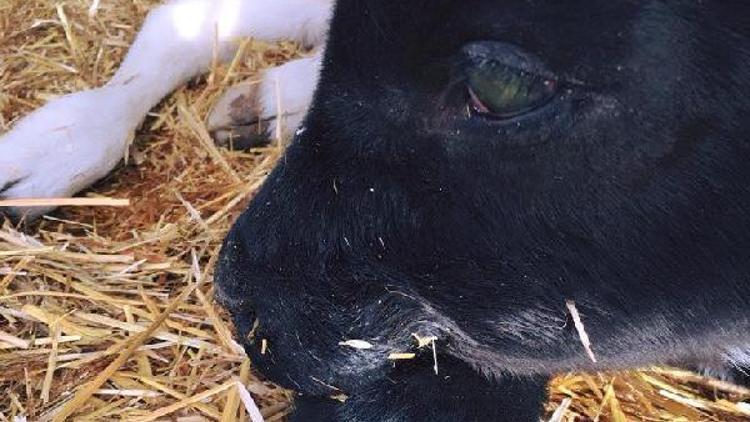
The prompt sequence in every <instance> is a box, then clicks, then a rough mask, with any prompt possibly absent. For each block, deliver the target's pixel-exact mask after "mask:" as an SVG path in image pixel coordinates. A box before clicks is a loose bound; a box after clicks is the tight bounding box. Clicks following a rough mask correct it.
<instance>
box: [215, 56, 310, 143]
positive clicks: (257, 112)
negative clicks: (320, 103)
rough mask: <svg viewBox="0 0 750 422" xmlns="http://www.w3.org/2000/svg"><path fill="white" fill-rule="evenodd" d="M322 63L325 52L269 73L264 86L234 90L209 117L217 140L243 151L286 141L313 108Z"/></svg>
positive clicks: (240, 86)
mask: <svg viewBox="0 0 750 422" xmlns="http://www.w3.org/2000/svg"><path fill="white" fill-rule="evenodd" d="M321 60H322V50H318V51H317V52H316V54H315V55H313V56H311V57H305V58H302V59H297V60H292V61H290V62H288V63H285V64H283V65H281V66H277V67H274V68H271V69H267V70H266V71H265V72H264V73H263V78H262V79H261V81H260V82H256V83H240V84H238V85H235V86H233V87H231V88H230V89H229V90H227V92H226V93H225V94H224V95H223V96H222V97H221V98H220V99H219V101H218V102H217V103H216V105H215V106H214V109H213V111H212V112H211V116H209V119H208V129H209V130H210V131H211V132H212V133H213V134H214V138H215V139H216V140H217V141H218V142H220V143H225V144H229V143H234V145H235V146H237V145H239V146H241V147H247V146H252V145H253V144H255V143H256V142H257V141H258V140H268V139H273V138H280V139H285V138H286V137H287V136H288V135H289V134H291V133H293V132H294V130H296V129H297V127H298V126H299V125H300V123H302V119H303V118H304V117H305V114H306V113H307V109H308V108H309V107H310V103H311V102H312V97H313V93H314V92H315V87H316V86H317V83H318V76H319V73H320V64H321ZM278 116H281V118H280V119H279V118H278ZM277 132H278V133H277Z"/></svg>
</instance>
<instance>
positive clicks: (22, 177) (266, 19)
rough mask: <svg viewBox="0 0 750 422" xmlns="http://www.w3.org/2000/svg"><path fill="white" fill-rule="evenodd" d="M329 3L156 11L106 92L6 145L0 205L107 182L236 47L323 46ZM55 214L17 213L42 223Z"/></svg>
mask: <svg viewBox="0 0 750 422" xmlns="http://www.w3.org/2000/svg"><path fill="white" fill-rule="evenodd" d="M331 6H332V4H331V1H330V0H220V1H213V0H180V1H173V2H169V3H167V4H165V5H163V6H160V7H157V8H155V9H154V10H152V11H151V12H150V13H149V15H148V17H147V18H146V20H145V22H144V24H143V27H142V29H141V31H140V32H139V34H138V36H137V37H136V40H135V42H134V43H133V45H132V47H131V49H130V51H129V52H128V54H127V56H126V57H125V60H124V62H123V63H122V65H121V67H120V69H119V70H118V71H117V72H116V74H115V75H114V77H113V78H112V80H111V81H110V82H109V83H107V84H106V85H105V86H103V87H101V88H98V89H94V90H90V91H84V92H79V93H75V94H71V95H67V96H64V97H61V98H58V99H56V100H53V101H51V102H49V103H48V104H46V105H45V106H44V107H42V108H40V109H39V110H37V111H35V112H33V113H31V114H30V115H29V116H27V117H26V118H24V119H22V120H21V121H19V122H18V123H17V124H16V125H15V127H14V128H13V129H12V130H11V131H10V132H9V133H7V134H5V135H3V136H2V137H0V198H29V197H65V196H70V195H72V194H74V193H76V192H78V191H80V190H82V189H84V188H86V187H88V186H90V185H91V184H93V183H94V182H95V181H96V180H98V179H100V178H102V177H103V176H105V175H106V174H107V173H108V172H109V171H110V170H112V168H114V166H115V165H116V164H117V163H118V162H119V161H120V160H121V159H122V157H123V156H124V155H125V152H126V150H127V147H128V144H129V141H130V140H131V139H132V136H133V133H134V131H135V129H136V128H137V127H138V125H139V124H140V122H141V121H142V120H143V118H144V117H145V115H146V113H147V112H148V111H149V110H150V109H151V108H152V107H153V106H154V105H156V104H157V103H158V102H159V101H160V100H161V99H162V98H163V97H164V96H166V95H167V94H168V93H169V92H171V91H172V90H174V89H175V88H176V87H178V86H180V85H181V84H183V83H184V82H185V81H187V80H188V79H190V78H191V77H193V76H195V75H197V74H200V73H202V72H204V71H205V70H206V69H207V68H208V67H209V65H210V63H211V61H212V60H213V57H214V50H215V48H216V49H217V53H218V56H219V58H221V59H226V58H229V57H231V56H232V54H233V53H234V51H235V49H236V38H237V37H243V36H253V37H256V38H259V39H265V40H271V41H273V40H278V39H282V38H290V39H295V40H299V41H301V42H303V43H306V44H310V45H319V44H321V43H322V42H323V40H324V38H325V34H326V31H327V25H328V18H329V15H330V9H331ZM48 210H49V209H42V208H35V209H22V208H13V209H10V213H11V214H13V215H22V214H26V215H28V216H29V217H35V216H38V215H40V214H42V213H43V212H46V211H48Z"/></svg>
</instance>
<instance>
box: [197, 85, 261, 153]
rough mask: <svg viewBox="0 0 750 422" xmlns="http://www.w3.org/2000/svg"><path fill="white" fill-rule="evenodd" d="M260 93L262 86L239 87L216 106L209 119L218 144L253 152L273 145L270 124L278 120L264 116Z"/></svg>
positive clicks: (210, 129) (221, 99) (232, 90)
mask: <svg viewBox="0 0 750 422" xmlns="http://www.w3.org/2000/svg"><path fill="white" fill-rule="evenodd" d="M259 91H260V87H259V84H251V83H243V84H239V85H235V86H233V87H231V88H229V90H228V91H227V92H226V93H225V94H224V95H223V96H222V97H221V98H220V99H219V101H218V102H217V103H216V105H214V108H213V110H212V111H211V114H210V116H209V118H208V130H209V132H210V133H211V136H212V137H213V138H214V141H215V142H216V144H217V145H219V146H222V147H226V148H231V149H249V148H258V147H263V146H267V145H268V144H269V143H270V141H271V136H270V133H271V131H272V128H271V127H270V123H272V122H275V120H276V119H275V118H274V117H265V118H264V117H262V106H261V100H260V93H259Z"/></svg>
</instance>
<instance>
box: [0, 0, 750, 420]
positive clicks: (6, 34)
mask: <svg viewBox="0 0 750 422" xmlns="http://www.w3.org/2000/svg"><path fill="white" fill-rule="evenodd" d="M157 3H158V2H157V1H155V0H103V1H101V2H99V1H95V0H62V1H60V0H0V131H4V130H7V129H9V128H10V127H11V126H12V124H13V122H14V121H15V120H17V119H18V118H19V117H21V116H23V115H25V114H27V113H28V112H30V111H31V110H33V109H34V108H36V107H38V106H39V105H41V104H43V103H44V102H45V101H46V100H48V99H49V98H52V97H54V96H56V95H60V94H64V93H68V92H72V91H76V90H80V89H85V88H91V87H95V86H98V85H101V84H102V83H104V82H105V81H106V80H107V78H108V77H109V76H110V75H111V74H112V73H113V71H114V70H115V69H116V68H117V65H118V63H119V61H120V60H121V59H122V57H123V54H124V53H125V52H126V51H127V47H128V45H129V43H130V42H131V41H132V39H133V37H134V35H135V33H136V31H137V29H138V27H139V23H140V22H141V21H142V19H143V18H144V16H145V15H146V13H147V11H148V10H149V8H151V7H153V6H154V5H155V4H157ZM238 42H239V43H240V45H241V49H240V50H241V53H240V54H239V55H238V56H237V59H236V60H235V61H234V62H233V64H230V65H223V66H216V67H215V68H214V69H212V71H211V73H210V74H208V75H206V76H204V77H200V78H197V79H195V80H194V81H193V82H191V83H190V84H188V86H186V87H184V88H182V89H180V90H179V91H177V92H176V93H174V94H173V95H171V96H170V97H169V98H167V99H165V100H164V101H163V102H162V104H161V105H160V106H159V107H157V108H156V109H155V110H154V111H153V112H152V113H151V115H150V116H149V117H148V119H147V121H146V122H145V123H144V125H143V127H142V129H141V130H140V131H139V133H138V136H137V138H136V141H135V142H134V144H133V146H132V148H131V151H130V154H129V159H128V162H127V163H126V164H123V165H122V166H120V167H119V168H118V169H117V170H116V171H115V172H113V174H112V175H111V176H110V177H109V178H108V179H107V180H104V181H102V182H100V183H99V184H98V185H97V186H95V187H94V188H93V189H92V190H91V191H89V192H88V193H87V194H86V196H87V197H89V198H101V197H106V198H119V199H129V200H130V204H129V205H128V206H126V207H119V208H112V207H96V206H95V207H79V208H63V209H62V210H60V211H58V212H56V213H55V214H53V215H52V216H49V217H45V218H44V219H43V220H42V221H40V222H38V223H34V224H33V225H24V226H20V227H19V226H13V225H11V224H10V223H9V222H5V223H4V224H3V225H2V228H0V421H11V420H17V421H18V420H23V418H24V417H26V418H27V419H28V420H34V421H36V420H40V421H41V420H63V419H64V418H65V417H66V416H70V417H71V418H73V419H76V420H97V421H99V420H102V421H104V420H128V421H130V420H140V421H148V420H178V421H202V420H221V421H234V420H249V419H250V413H249V412H252V411H253V410H254V405H256V404H257V406H258V407H259V408H260V413H261V414H262V415H263V417H264V418H265V419H266V420H267V421H274V420H282V419H283V418H284V415H285V413H286V412H287V410H288V407H289V402H290V399H289V397H290V392H287V391H285V390H283V389H281V388H278V387H275V386H273V385H270V384H269V383H266V382H263V381H262V380H261V379H260V378H259V376H258V375H257V374H254V373H253V372H252V365H251V363H250V362H249V361H248V360H247V359H246V358H245V356H244V354H243V353H242V350H241V348H239V346H238V345H237V344H236V343H235V342H234V341H233V340H232V327H231V323H230V322H229V321H228V319H227V316H226V314H224V313H223V311H222V310H221V309H220V308H219V307H217V306H216V304H215V303H214V301H213V300H212V286H211V277H212V267H213V262H214V261H215V259H216V255H217V253H218V247H219V245H220V243H221V240H222V238H223V236H224V234H225V233H226V231H227V229H228V228H229V226H230V224H231V222H232V221H233V219H234V218H236V217H237V215H238V213H240V212H241V210H242V209H243V207H244V206H245V204H246V203H247V201H248V200H249V199H250V198H251V197H252V195H253V193H254V192H255V190H256V189H257V187H258V186H259V185H260V184H261V183H262V182H263V180H264V177H265V175H266V174H267V172H268V171H269V170H270V168H272V166H273V164H274V162H275V160H276V159H277V158H278V157H279V154H280V148H278V147H271V148H266V149H262V150H257V151H252V152H232V151H225V150H217V149H216V148H215V147H213V144H212V143H211V142H210V140H209V139H208V138H207V134H206V132H205V129H204V126H203V121H204V119H205V117H206V114H207V112H208V111H209V109H210V106H211V104H212V103H213V102H214V101H215V100H216V98H217V96H218V95H220V94H221V92H222V90H224V89H225V88H226V87H227V86H228V85H231V84H232V83H234V82H238V81H240V80H246V79H252V78H254V77H256V78H257V75H258V71H259V70H261V69H263V68H264V67H267V66H270V65H273V64H276V63H279V62H282V61H284V60H287V59H289V58H292V57H295V56H298V55H300V54H304V52H303V51H301V50H300V48H299V47H298V46H296V45H294V44H292V43H282V44H280V45H267V44H263V43H260V42H255V41H252V40H238ZM275 352H276V353H283V352H284V351H283V350H276V351H275ZM247 392H249V395H248V394H247ZM551 392H552V395H551V399H550V402H549V405H548V410H549V414H550V417H553V418H558V417H559V419H557V420H564V421H573V420H601V421H606V420H611V421H624V420H645V421H663V420H683V421H698V420H717V421H718V420H721V421H734V420H737V421H739V420H748V419H750V405H748V404H745V403H744V402H743V400H748V401H750V391H748V390H746V389H744V388H741V387H737V386H733V385H729V384H725V383H721V382H718V381H715V380H710V379H705V378H702V377H698V376H696V375H693V374H691V373H688V372H684V371H679V370H672V369H650V370H648V371H642V372H630V373H617V374H599V375H583V374H570V375H564V376H561V377H559V378H558V379H556V380H554V381H553V382H552V384H551ZM468 405H471V403H467V406H468ZM561 406H562V407H561ZM556 409H557V410H558V411H557V412H556V414H555V415H554V416H553V412H555V410H556Z"/></svg>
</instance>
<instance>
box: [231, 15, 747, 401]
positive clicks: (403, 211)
mask: <svg viewBox="0 0 750 422" xmlns="http://www.w3.org/2000/svg"><path fill="white" fill-rule="evenodd" d="M749 94H750V5H747V4H745V3H743V2H718V1H703V2H698V1H682V0H661V1H659V0H654V1H630V0H628V1H626V0H613V1H579V0H574V1H565V2H559V1H551V0H549V1H548V0H544V1H532V0H506V1H494V0H477V1H457V0H429V1H427V0H412V1H371V0H369V1H361V0H342V1H340V2H339V4H338V7H337V10H336V13H335V17H334V19H333V23H332V27H331V33H330V40H329V44H328V48H327V53H326V58H325V64H324V70H323V73H322V79H321V83H320V85H319V88H318V92H317V95H316V98H315V101H314V104H313V107H312V110H311V112H310V114H309V115H308V117H307V120H306V122H305V124H304V128H303V130H301V131H300V134H299V135H298V136H297V137H296V139H295V140H294V142H293V144H292V145H291V146H290V148H289V150H288V152H287V154H286V156H285V157H284V158H283V159H282V160H281V162H280V164H279V166H278V168H277V169H276V170H275V171H274V172H273V174H272V175H271V176H270V178H269V180H268V182H267V183H266V185H265V186H264V187H263V189H262V191H261V192H260V193H259V194H258V195H257V197H256V199H255V200H254V202H253V203H252V205H251V206H250V208H249V209H248V211H247V212H246V213H245V214H244V215H243V216H242V217H241V219H240V220H239V222H238V223H237V225H236V227H235V228H234V230H233V231H232V233H231V234H230V237H229V239H228V241H227V246H226V248H225V252H224V259H223V263H222V267H221V268H220V271H219V278H218V283H219V292H220V297H221V298H222V300H223V301H224V302H225V303H226V304H227V305H228V306H229V308H230V309H232V310H233V311H234V312H235V314H236V315H240V317H239V318H238V321H239V322H240V326H241V327H240V330H241V331H242V332H243V333H247V332H248V331H249V329H250V325H251V324H252V319H253V318H255V316H256V314H257V317H258V318H259V321H260V327H261V328H260V329H261V330H263V327H264V326H265V327H266V329H267V331H266V334H267V335H270V336H274V335H275V336H277V337H278V338H277V339H276V340H275V341H277V342H278V343H282V344H283V348H282V350H283V351H281V350H280V353H283V354H288V353H292V354H295V353H296V355H295V356H293V357H292V356H290V357H289V358H288V359H289V362H287V364H288V365H294V363H293V361H294V359H298V358H299V356H301V355H304V354H305V353H306V352H310V353H312V352H311V351H315V353H318V354H319V356H317V358H318V359H317V360H315V359H312V360H307V361H305V362H306V363H305V364H304V365H305V366H306V368H305V369H306V370H308V371H313V370H314V368H324V367H325V368H328V366H329V365H339V366H342V365H343V366H345V365H353V363H352V362H351V361H347V360H346V359H343V358H340V357H337V356H338V355H336V356H334V354H335V353H336V352H334V351H332V350H333V349H335V347H334V346H335V345H336V344H337V342H338V341H340V340H341V339H344V338H379V339H381V340H382V341H383V342H391V343H393V344H401V345H403V344H407V343H408V341H409V340H408V333H409V332H410V331H415V330H416V331H418V330H420V329H421V330H423V331H425V332H427V333H433V334H438V335H439V337H440V336H442V337H441V338H444V339H446V341H447V342H448V345H447V346H446V347H447V348H448V349H449V350H450V353H452V354H453V355H456V356H461V357H462V358H463V359H465V360H467V361H472V362H473V364H474V365H475V366H480V367H483V368H486V367H491V368H492V369H491V370H492V371H495V370H497V371H516V372H521V373H528V372H537V371H544V370H548V369H549V370H555V369H556V368H560V367H562V366H565V365H569V364H571V362H573V363H575V364H576V365H578V364H580V362H581V361H583V360H585V359H586V358H585V355H584V354H583V353H582V352H581V349H580V344H578V343H577V341H572V342H571V341H570V338H571V334H570V333H569V330H567V329H565V328H561V327H563V326H565V311H564V309H565V300H566V299H572V300H576V301H577V303H578V304H579V307H580V308H581V309H582V310H583V311H584V312H585V313H587V314H588V315H589V317H590V318H591V320H590V322H589V327H588V328H589V331H590V334H592V336H594V337H596V339H597V340H598V342H599V343H598V345H599V346H600V350H599V351H598V352H599V353H600V354H601V359H602V361H603V362H605V364H607V365H615V364H633V363H638V362H644V361H647V360H649V359H657V360H663V359H666V358H677V357H679V356H680V355H681V354H683V350H684V349H685V348H690V347H692V346H690V345H688V343H689V342H687V340H685V339H686V338H687V337H688V336H689V335H693V334H699V333H703V332H706V331H708V330H711V329H713V328H714V327H713V326H712V324H711V323H710V322H706V320H707V319H709V318H707V316H708V315H709V313H711V315H712V316H713V317H714V318H721V317H722V316H728V315H734V313H736V312H737V310H738V309H747V306H748V304H747V299H748V297H749V296H748V295H747V294H746V293H745V291H746V290H747V287H748V283H747V282H745V281H744V280H746V274H747V272H748V270H749V269H750V268H748V263H750V220H748V218H747V217H746V215H747V212H748V211H750V195H749V194H748V186H749V181H750V144H749V142H748V140H749V138H750V124H748V120H747V117H746V115H747V114H748V112H750V95H749ZM696 289H700V291H701V293H700V294H698V293H696ZM719 303H721V304H722V305H721V307H718V306H717V305H718V304H719ZM250 304H252V305H250ZM655 315H660V316H662V317H659V318H656V317H655ZM597 318H598V319H597ZM657 319H658V320H657ZM696 321H703V322H701V323H700V324H698V323H697V322H696ZM243 327H244V328H243ZM636 332H637V334H636ZM300 333H301V336H302V337H303V339H302V340H301V339H300ZM404 334H406V337H407V338H404V339H403V340H395V338H396V337H399V336H403V335H404ZM659 336H666V337H667V338H664V337H659ZM295 337H296V339H295ZM399 338H400V337H399ZM680 339H681V340H680ZM303 340H304V341H303ZM399 342H400V343H399ZM297 343H299V344H297ZM323 343H325V344H329V345H333V346H330V347H331V348H332V349H331V350H328V349H326V347H325V346H323ZM272 344H273V342H272ZM315 344H320V345H321V346H320V347H317V346H315ZM665 344H678V345H679V347H681V348H682V349H680V350H677V351H674V350H672V351H669V352H665V351H664V349H663V348H661V346H664V345H665ZM615 345H617V346H618V347H614V346H615ZM272 347H273V346H272ZM632 347H638V350H635V351H633V352H627V350H629V348H632ZM670 350H671V349H670ZM615 355H617V356H615ZM276 358H277V359H282V358H280V357H279V356H278V354H277V357H276ZM284 359H286V358H284ZM337 359H338V360H337ZM363 359H364V358H363ZM479 360H482V361H484V363H477V362H476V361H479ZM486 361H492V362H494V363H486ZM322 362H325V363H322ZM560 362H563V363H560ZM368 364H369V361H366V362H365V361H362V362H358V363H357V365H359V366H358V368H369V367H370V366H368ZM511 366H512V367H511ZM269 370H270V371H273V369H269ZM285 371H287V372H288V371H290V370H289V369H288V368H287V369H285ZM299 371H302V369H299ZM361 372H366V371H365V369H362V370H361ZM290 377H291V376H290ZM295 382H297V383H298V385H299V384H301V383H304V382H305V381H299V380H298V379H295ZM352 382H353V383H356V382H359V381H352ZM342 383H344V382H343V381H342ZM311 388H313V387H311Z"/></svg>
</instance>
